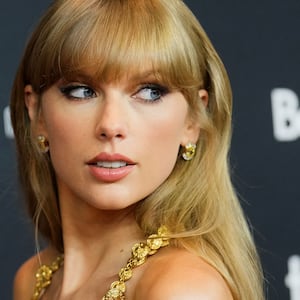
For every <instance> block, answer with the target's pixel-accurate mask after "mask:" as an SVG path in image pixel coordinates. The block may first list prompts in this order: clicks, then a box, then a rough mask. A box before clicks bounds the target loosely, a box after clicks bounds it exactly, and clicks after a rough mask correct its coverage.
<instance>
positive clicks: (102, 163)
mask: <svg viewBox="0 0 300 300" xmlns="http://www.w3.org/2000/svg"><path fill="white" fill-rule="evenodd" d="M96 165H97V166H98V167H102V168H109V169H117V168H121V167H125V166H126V162H124V161H98V162H97V163H96Z"/></svg>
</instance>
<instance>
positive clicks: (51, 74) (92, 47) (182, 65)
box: [34, 0, 205, 90]
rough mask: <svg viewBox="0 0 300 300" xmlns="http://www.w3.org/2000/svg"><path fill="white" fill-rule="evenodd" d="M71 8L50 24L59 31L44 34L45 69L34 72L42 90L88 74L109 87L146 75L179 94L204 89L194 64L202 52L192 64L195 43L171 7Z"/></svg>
mask: <svg viewBox="0 0 300 300" xmlns="http://www.w3.org/2000/svg"><path fill="white" fill-rule="evenodd" d="M66 2H69V1H66ZM72 4H73V5H72V8H73V9H72V11H71V10H70V5H68V6H66V7H68V9H69V14H68V12H67V13H66V9H61V14H60V11H57V12H56V15H54V16H53V17H52V20H51V19H50V20H49V21H48V22H50V23H52V24H53V26H54V27H53V26H48V25H47V26H45V27H47V28H52V30H51V31H50V32H45V33H44V36H45V38H44V43H43V45H42V47H41V51H40V53H39V55H38V56H36V58H37V60H38V62H37V61H36V60H35V61H34V65H35V66H36V65H39V66H42V68H41V70H40V72H39V73H40V74H38V75H37V73H36V71H37V70H36V68H35V76H36V79H37V80H39V79H41V78H42V79H43V81H44V82H39V83H38V85H37V87H41V86H42V87H44V88H47V87H49V86H51V85H52V84H53V83H54V82H56V81H57V80H59V79H60V78H62V77H64V78H66V79H70V80H72V79H74V78H76V77H77V76H80V75H88V76H89V78H93V80H95V81H98V82H110V81H116V80H119V79H121V78H124V77H126V76H128V75H130V76H132V75H134V76H139V74H142V73H144V72H145V71H150V72H151V73H152V74H151V75H154V76H156V77H157V79H158V80H160V81H162V82H163V83H165V84H167V85H168V86H169V87H173V88H177V89H180V90H186V89H191V88H193V89H194V88H195V89H198V88H199V87H201V86H202V85H203V79H202V78H201V75H200V72H199V65H195V63H194V62H196V61H198V62H199V57H198V55H197V53H194V59H191V51H192V50H191V49H194V48H195V47H192V43H193V41H192V40H191V39H190V38H189V34H187V32H185V30H184V29H182V26H181V27H179V26H177V25H176V22H178V21H177V20H176V19H175V18H172V17H171V16H172V15H171V14H170V13H169V12H168V13H166V10H168V9H169V7H168V5H167V2H166V3H163V2H159V1H139V0H137V1H73V2H72ZM132 6H133V7H132ZM62 12H63V14H62ZM70 16H72V17H70ZM66 19H67V20H66ZM178 27H179V28H181V31H178ZM175 28H176V29H175ZM187 48H189V51H187ZM203 67H205V66H204V64H203ZM202 71H203V70H202ZM202 73H203V72H202ZM39 81H40V80H39Z"/></svg>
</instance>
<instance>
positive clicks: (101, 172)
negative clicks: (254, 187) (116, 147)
mask: <svg viewBox="0 0 300 300" xmlns="http://www.w3.org/2000/svg"><path fill="white" fill-rule="evenodd" d="M89 168H90V172H91V174H92V175H93V176H94V177H95V178H96V179H97V180H99V181H102V182H116V181H119V180H121V179H123V178H124V177H126V176H127V175H128V174H129V173H130V172H131V171H132V169H133V168H134V165H128V166H125V167H121V168H116V169H113V168H101V167H96V166H94V165H90V166H89Z"/></svg>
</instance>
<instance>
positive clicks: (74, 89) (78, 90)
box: [59, 84, 97, 100]
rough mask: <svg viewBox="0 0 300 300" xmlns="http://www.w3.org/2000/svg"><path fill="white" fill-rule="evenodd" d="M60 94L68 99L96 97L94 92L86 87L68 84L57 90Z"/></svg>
mask: <svg viewBox="0 0 300 300" xmlns="http://www.w3.org/2000/svg"><path fill="white" fill-rule="evenodd" d="M59 90H60V92H61V93H62V94H63V95H64V96H65V97H67V98H68V99H77V100H83V99H91V98H95V97H97V95H96V92H95V91H94V90H93V89H92V88H90V87H89V86H87V85H80V84H70V85H67V86H65V87H60V88H59Z"/></svg>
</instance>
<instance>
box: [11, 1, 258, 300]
mask: <svg viewBox="0 0 300 300" xmlns="http://www.w3.org/2000/svg"><path fill="white" fill-rule="evenodd" d="M146 63H147V64H150V65H151V70H152V72H153V73H154V74H155V76H157V77H158V79H159V80H161V81H163V82H164V83H165V84H167V85H168V86H170V87H174V88H176V89H178V90H180V91H181V92H182V93H183V95H184V96H185V98H186V100H187V102H188V103H189V107H190V114H191V116H192V117H193V118H195V120H198V122H199V124H200V126H201V133H200V138H199V141H198V143H197V152H196V156H195V157H194V159H193V160H192V161H190V162H185V161H183V160H182V159H180V158H178V160H177V162H176V165H175V167H174V170H173V172H172V174H171V175H170V176H169V178H168V179H167V180H166V181H165V182H164V183H163V184H162V185H161V186H160V187H159V188H158V189H157V190H156V191H154V192H153V193H152V194H151V195H149V196H148V197H147V198H146V199H144V200H143V201H141V202H140V203H139V206H138V207H137V210H136V217H137V221H138V223H139V225H140V227H141V228H142V229H143V230H144V232H145V233H151V232H154V231H155V230H156V229H157V227H158V226H159V225H161V224H165V225H166V226H167V227H168V228H169V229H170V230H171V233H172V236H173V238H174V239H173V244H174V245H176V246H181V247H185V248H187V249H189V250H190V251H193V252H195V253H197V255H200V256H201V257H202V258H204V259H205V260H206V261H207V262H208V263H209V264H211V265H212V266H214V267H215V268H216V269H217V270H218V271H219V272H220V273H221V274H222V276H223V277H224V279H225V280H226V281H227V283H228V285H229V287H230V289H231V291H232V294H233V296H234V299H243V300H253V299H256V300H261V299H264V296H263V288H262V272H261V267H260V264H259V259H258V256H257V253H256V250H255V247H254V244H253V241H252V237H251V234H250V232H249V228H248V225H247V223H246V221H245V217H244V215H243V212H242V209H241V207H240V204H239V201H238V199H237V197H236V194H235V191H234V189H233V186H232V183H231V180H230V171H229V168H228V150H229V144H230V138H231V98H232V95H231V88H230V83H229V80H228V77H227V74H226V71H225V69H224V66H223V64H222V62H221V60H220V58H219V56H218V55H217V53H216V51H215V50H214V48H213V46H212V44H211V43H210V41H209V39H208V37H207V36H206V34H205V32H204V30H203V29H202V27H201V25H200V24H199V22H198V21H197V19H196V18H195V16H194V15H193V14H192V12H191V11H190V10H189V9H188V8H187V7H186V6H185V4H184V3H183V2H182V1H180V0H118V1H110V0H86V1H80V0H58V1H54V3H53V4H52V5H51V6H50V8H49V9H48V11H47V12H46V14H45V15H44V17H43V18H42V20H41V22H40V24H39V26H38V27H37V29H36V30H35V32H34V33H33V35H32V37H31V39H30V41H29V43H28V46H27V48H26V51H25V54H24V57H23V60H22V62H21V64H20V67H19V70H18V73H17V75H16V79H15V82H14V86H13V90H12V97H11V116H12V123H13V127H14V131H15V136H16V143H17V153H18V159H19V168H20V176H21V181H22V183H23V186H24V190H25V195H26V198H27V203H28V206H29V212H30V215H31V217H32V218H33V221H34V222H35V223H36V224H37V226H38V229H39V231H40V232H41V233H42V234H43V235H44V236H45V237H47V238H48V239H49V240H50V242H51V243H52V244H53V245H54V246H55V247H56V248H57V249H58V250H59V251H63V242H62V229H61V221H60V210H59V203H58V197H57V189H56V182H55V174H54V171H53V168H52V165H51V160H50V159H49V156H47V155H44V154H41V153H40V151H39V150H38V149H37V146H36V142H35V137H34V134H33V133H32V131H31V129H30V128H31V126H30V120H29V117H28V114H27V110H26V107H25V104H24V87H25V85H26V84H31V85H32V87H33V89H34V91H35V92H36V93H37V94H38V95H40V97H41V96H42V93H43V91H45V90H46V89H47V88H49V87H50V86H51V85H53V84H54V83H55V82H57V81H58V80H59V79H61V78H62V77H64V78H73V77H76V76H77V75H81V74H88V75H89V76H90V77H92V78H95V80H101V81H111V80H117V79H119V78H121V77H123V76H126V75H127V74H128V70H130V73H138V72H140V70H142V69H143V66H144V65H145V64H146ZM201 88H205V89H206V90H207V91H208V93H209V104H208V107H207V108H205V107H204V105H203V104H202V101H200V99H199V96H198V91H199V89H201Z"/></svg>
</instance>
